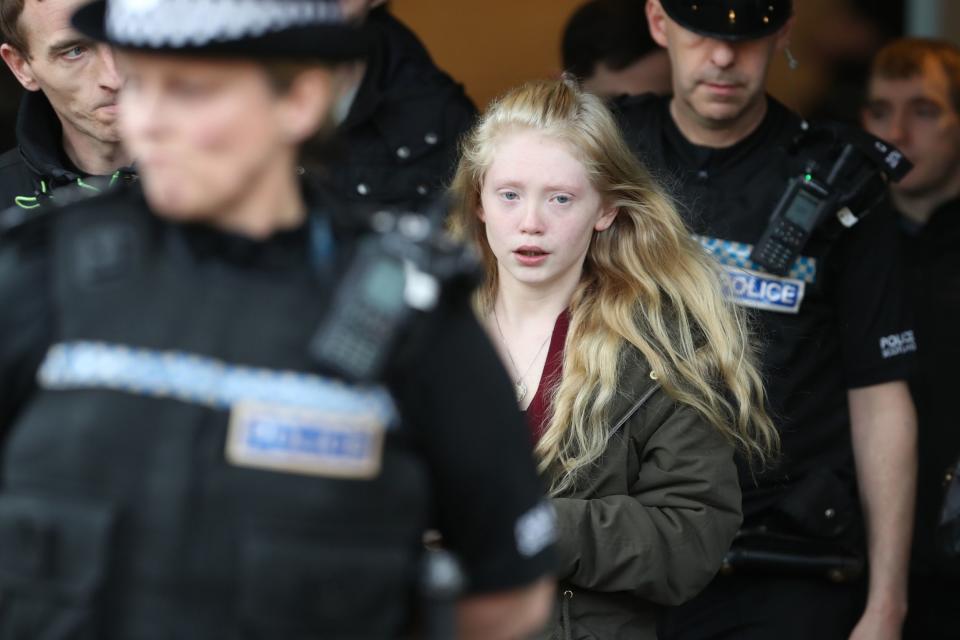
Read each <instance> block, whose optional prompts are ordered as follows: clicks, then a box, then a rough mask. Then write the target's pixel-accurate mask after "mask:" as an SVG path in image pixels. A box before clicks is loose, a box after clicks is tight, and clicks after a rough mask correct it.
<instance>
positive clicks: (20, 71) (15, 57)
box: [0, 42, 40, 91]
mask: <svg viewBox="0 0 960 640" xmlns="http://www.w3.org/2000/svg"><path fill="white" fill-rule="evenodd" d="M0 58H3V61H4V62H6V63H7V66H8V67H10V71H12V72H13V75H14V76H16V78H17V81H18V82H19V83H20V84H22V85H23V88H24V89H26V90H27V91H39V90H40V83H39V82H37V78H36V76H34V75H33V69H32V68H31V67H30V57H29V56H28V55H26V54H25V53H23V52H22V51H20V50H19V49H17V48H15V47H13V46H11V45H9V44H7V43H6V42H4V43H3V44H2V45H0Z"/></svg>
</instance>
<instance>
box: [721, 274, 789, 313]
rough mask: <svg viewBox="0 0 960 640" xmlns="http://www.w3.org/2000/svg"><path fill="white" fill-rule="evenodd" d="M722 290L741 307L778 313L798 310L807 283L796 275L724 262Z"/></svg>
mask: <svg viewBox="0 0 960 640" xmlns="http://www.w3.org/2000/svg"><path fill="white" fill-rule="evenodd" d="M722 274H723V292H724V294H725V295H726V296H727V298H728V299H729V300H730V301H732V302H734V303H735V304H738V305H740V306H742V307H749V308H751V309H763V310H764V311H774V312H777V313H799V311H800V304H801V303H802V302H803V294H804V287H805V284H806V283H804V281H803V280H797V279H796V278H781V277H778V276H774V275H771V274H769V273H760V272H757V271H751V270H749V269H739V268H737V267H729V266H723V271H722Z"/></svg>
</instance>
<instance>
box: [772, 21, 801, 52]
mask: <svg viewBox="0 0 960 640" xmlns="http://www.w3.org/2000/svg"><path fill="white" fill-rule="evenodd" d="M796 19H797V16H795V15H793V16H790V18H789V19H787V21H786V22H785V23H783V26H782V27H780V28H779V29H778V30H777V33H776V35H775V38H776V39H775V41H774V46H775V47H776V50H777V51H783V50H785V49H786V48H787V47H789V46H790V35H791V34H792V32H793V22H794V20H796Z"/></svg>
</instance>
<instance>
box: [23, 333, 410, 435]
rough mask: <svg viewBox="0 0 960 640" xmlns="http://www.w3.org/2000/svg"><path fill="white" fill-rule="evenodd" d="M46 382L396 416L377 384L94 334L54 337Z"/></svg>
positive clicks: (224, 405) (222, 405)
mask: <svg viewBox="0 0 960 640" xmlns="http://www.w3.org/2000/svg"><path fill="white" fill-rule="evenodd" d="M37 379H38V381H39V383H40V386H41V387H43V388H45V389H57V390H67V389H106V390H112V391H121V392H126V393H132V394H136V395H144V396H151V397H161V398H162V397H167V398H172V399H175V400H179V401H182V402H187V403H191V404H198V405H202V406H206V407H211V408H215V409H229V408H231V407H233V406H234V405H236V404H237V403H239V402H254V403H261V404H265V405H278V406H284V407H293V408H304V409H314V410H322V411H329V412H335V413H338V414H346V415H352V414H356V415H364V416H369V415H371V413H372V414H374V415H375V416H376V417H377V418H379V419H380V420H381V421H382V422H383V423H385V424H390V425H394V424H396V423H397V422H398V420H397V411H396V407H395V406H394V403H393V400H392V398H391V396H390V394H389V393H388V392H387V391H386V389H384V388H382V387H355V386H352V385H348V384H346V383H344V382H342V381H339V380H336V379H332V378H325V377H322V376H318V375H314V374H307V373H298V372H294V371H277V370H273V369H262V368H254V367H244V366H238V365H231V364H227V363H224V362H221V361H219V360H215V359H213V358H207V357H203V356H198V355H194V354H190V353H183V352H177V351H154V350H150V349H139V348H132V347H127V346H123V345H114V344H104V343H98V342H70V343H61V344H57V345H54V346H53V347H51V348H50V350H49V351H48V352H47V356H46V358H45V359H44V362H43V364H42V365H41V367H40V371H39V372H38V374H37Z"/></svg>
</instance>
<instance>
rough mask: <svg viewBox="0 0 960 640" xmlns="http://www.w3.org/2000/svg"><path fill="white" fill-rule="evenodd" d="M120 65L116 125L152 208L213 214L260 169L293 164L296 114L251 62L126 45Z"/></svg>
mask: <svg viewBox="0 0 960 640" xmlns="http://www.w3.org/2000/svg"><path fill="white" fill-rule="evenodd" d="M121 65H122V67H123V69H124V73H125V74H126V85H125V86H124V88H123V91H122V92H121V99H120V122H121V132H122V134H123V137H124V140H125V143H126V144H127V148H128V150H129V151H130V153H131V155H132V157H133V158H134V159H135V161H136V163H137V167H138V170H139V173H140V176H141V179H142V182H143V187H144V193H145V195H146V197H147V200H148V202H149V203H150V205H151V208H152V209H153V210H154V211H156V213H158V214H159V215H161V216H163V217H167V218H170V219H175V220H180V221H194V222H201V221H202V222H208V223H209V222H216V221H217V220H218V216H221V215H226V214H227V213H228V212H229V211H230V210H231V209H234V208H236V207H237V206H238V204H241V203H242V202H243V201H244V197H245V196H246V195H248V194H249V193H250V192H251V190H253V189H256V185H257V184H262V183H261V182H260V181H261V180H263V179H264V176H268V175H272V174H273V173H274V172H276V171H277V170H278V169H280V168H282V170H284V171H291V172H292V171H293V166H292V165H293V162H294V159H295V154H296V149H297V146H298V143H299V142H300V141H301V140H300V134H301V132H300V131H299V129H298V128H297V127H298V126H299V125H301V124H302V122H301V120H302V118H300V115H299V114H297V113H294V112H293V111H292V109H293V107H294V105H291V104H290V102H291V99H290V98H288V97H287V96H281V95H278V94H277V93H276V91H275V90H274V89H273V88H272V87H271V85H270V82H269V80H268V77H267V74H266V71H265V69H264V68H263V67H261V66H259V65H258V64H256V63H255V62H248V61H236V60H208V59H204V58H196V59H187V58H183V57H178V56H162V55H155V54H140V53H126V54H123V55H122V57H121Z"/></svg>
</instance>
